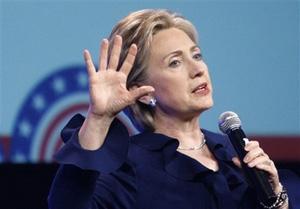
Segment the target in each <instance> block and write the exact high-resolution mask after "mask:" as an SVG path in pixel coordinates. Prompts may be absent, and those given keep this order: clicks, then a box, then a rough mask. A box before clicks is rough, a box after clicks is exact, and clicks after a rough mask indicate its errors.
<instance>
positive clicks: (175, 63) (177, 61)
mask: <svg viewBox="0 0 300 209" xmlns="http://www.w3.org/2000/svg"><path fill="white" fill-rule="evenodd" d="M179 64H180V61H179V60H173V61H172V62H170V64H169V67H171V68H175V67H177V66H178V65H179Z"/></svg>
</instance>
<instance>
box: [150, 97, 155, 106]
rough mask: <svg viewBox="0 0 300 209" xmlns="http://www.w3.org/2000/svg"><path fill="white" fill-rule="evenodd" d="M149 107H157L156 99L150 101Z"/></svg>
mask: <svg viewBox="0 0 300 209" xmlns="http://www.w3.org/2000/svg"><path fill="white" fill-rule="evenodd" d="M149 105H150V106H151V107H155V106H156V99H155V98H151V99H150V102H149Z"/></svg>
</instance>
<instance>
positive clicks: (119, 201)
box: [48, 114, 296, 209]
mask: <svg viewBox="0 0 300 209" xmlns="http://www.w3.org/2000/svg"><path fill="white" fill-rule="evenodd" d="M83 121H84V117H83V116H81V115H79V114H78V115H75V116H74V117H73V118H72V119H71V120H70V122H69V123H68V124H67V125H66V127H65V128H64V129H63V131H62V138H63V140H64V142H65V145H64V146H63V147H62V149H61V150H60V151H59V152H58V153H57V155H56V159H57V161H58V162H59V163H61V166H60V168H59V170H58V172H57V174H56V177H55V179H54V181H53V184H52V187H51V191H50V194H49V197H48V202H49V208H50V209H77V208H78V209H79V208H80V209H83V208H85V209H87V208H95V209H96V208H99V209H100V208H106V209H115V208H120V209H121V208H122V209H216V208H220V209H221V208H222V209H227V208H228V209H237V208H243V209H258V208H260V206H259V202H258V200H257V197H256V194H255V192H254V191H253V190H252V189H251V188H250V187H249V186H248V184H247V183H246V181H245V179H244V177H243V175H242V173H241V171H240V169H239V168H238V167H236V166H235V165H234V164H233V162H232V160H231V159H232V157H233V156H235V152H234V151H233V149H232V146H231V144H230V142H229V140H228V138H227V137H226V136H223V135H219V134H216V133H212V132H209V131H206V130H202V131H203V133H204V135H205V138H206V140H207V146H208V147H209V149H210V150H211V152H212V153H213V154H214V156H215V157H216V159H217V160H218V163H219V170H218V171H217V172H214V171H212V170H210V169H208V168H206V167H205V166H203V165H202V164H201V163H199V162H198V161H196V160H194V159H192V158H190V157H188V156H186V155H184V154H182V153H180V152H177V151H176V149H177V147H178V145H179V142H178V140H176V139H174V138H170V137H167V136H165V135H162V134H156V133H152V132H144V133H141V134H138V135H135V136H133V137H129V135H128V132H127V129H126V128H125V126H124V125H123V124H122V123H121V122H119V121H118V120H114V121H113V123H112V125H111V127H110V130H109V132H108V135H107V138H106V140H105V142H104V144H103V146H102V147H101V148H100V149H98V150H95V151H88V150H84V149H82V148H81V146H80V144H79V142H78V130H79V128H80V126H81V125H82V123H83ZM282 183H283V184H285V182H282ZM285 186H286V187H288V185H285ZM295 198H296V197H293V196H292V195H290V206H291V207H290V208H293V207H292V206H293V201H295V200H294V199H295Z"/></svg>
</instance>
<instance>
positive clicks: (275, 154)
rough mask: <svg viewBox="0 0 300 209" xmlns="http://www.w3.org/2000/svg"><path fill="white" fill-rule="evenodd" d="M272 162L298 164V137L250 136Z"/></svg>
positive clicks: (299, 159) (299, 137) (299, 136)
mask: <svg viewBox="0 0 300 209" xmlns="http://www.w3.org/2000/svg"><path fill="white" fill-rule="evenodd" d="M249 138H250V139H251V140H257V141H258V142H259V143H260V146H261V147H262V148H263V149H264V151H265V152H266V153H267V154H268V155H269V156H270V158H271V159H272V160H274V161H289V162H291V161H294V162H295V161H297V162H300V135H297V136H251V137H249Z"/></svg>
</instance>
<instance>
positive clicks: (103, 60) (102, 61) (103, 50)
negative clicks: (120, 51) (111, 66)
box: [99, 39, 108, 70]
mask: <svg viewBox="0 0 300 209" xmlns="http://www.w3.org/2000/svg"><path fill="white" fill-rule="evenodd" d="M107 53H108V40H107V39H103V40H102V42H101V47H100V56H99V70H106V68H107Z"/></svg>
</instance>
